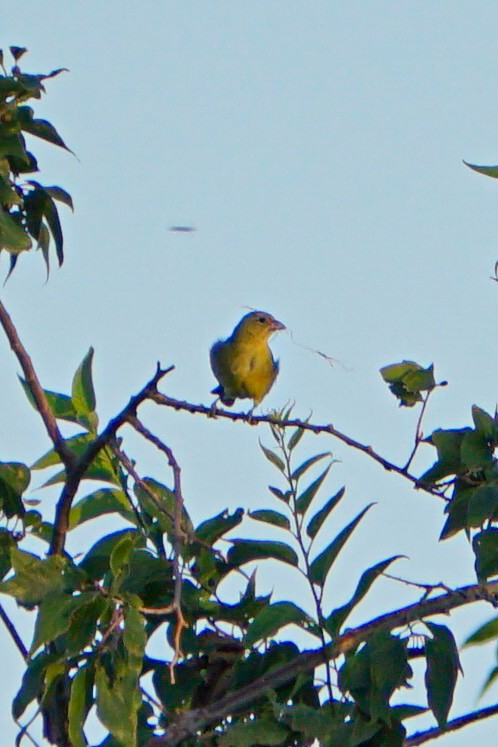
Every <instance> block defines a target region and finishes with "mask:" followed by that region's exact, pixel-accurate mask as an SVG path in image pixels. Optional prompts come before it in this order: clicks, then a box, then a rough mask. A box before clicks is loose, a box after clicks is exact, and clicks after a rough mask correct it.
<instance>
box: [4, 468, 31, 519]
mask: <svg viewBox="0 0 498 747" xmlns="http://www.w3.org/2000/svg"><path fill="white" fill-rule="evenodd" d="M30 480H31V473H30V471H29V469H28V468H27V467H26V465H25V464H21V463H20V462H0V510H1V511H2V512H3V513H4V514H5V516H6V517H7V519H11V518H12V517H14V516H19V517H23V516H24V515H25V513H26V511H25V508H24V504H23V501H22V496H23V493H24V492H25V490H26V489H27V487H28V485H29V483H30Z"/></svg>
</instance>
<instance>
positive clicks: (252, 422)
mask: <svg viewBox="0 0 498 747" xmlns="http://www.w3.org/2000/svg"><path fill="white" fill-rule="evenodd" d="M256 407H257V404H256V402H255V403H254V404H253V406H252V407H251V409H250V410H249V411H248V412H247V413H246V417H247V422H248V424H249V425H256V420H255V419H254V418H253V413H254V410H255V409H256Z"/></svg>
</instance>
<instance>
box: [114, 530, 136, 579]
mask: <svg viewBox="0 0 498 747" xmlns="http://www.w3.org/2000/svg"><path fill="white" fill-rule="evenodd" d="M136 539H137V535H133V534H131V532H126V533H125V534H123V536H122V537H121V538H120V539H119V541H118V542H116V543H115V544H114V547H113V548H112V552H111V554H110V556H109V566H110V569H111V573H112V575H113V576H114V578H115V579H116V580H117V579H118V578H120V580H124V578H123V577H126V576H127V575H128V571H129V561H130V554H131V551H132V550H133V547H134V545H135V541H136Z"/></svg>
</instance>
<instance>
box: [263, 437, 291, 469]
mask: <svg viewBox="0 0 498 747" xmlns="http://www.w3.org/2000/svg"><path fill="white" fill-rule="evenodd" d="M259 445H260V448H261V451H262V452H263V454H264V455H265V457H266V458H267V459H268V461H269V462H271V463H272V464H273V465H274V466H275V467H276V468H277V469H278V470H280V472H282V473H284V472H285V465H284V463H283V461H282V460H281V459H280V457H279V456H278V455H277V454H275V452H274V451H272V450H271V449H267V448H266V446H263V444H262V443H261V442H260V444H259Z"/></svg>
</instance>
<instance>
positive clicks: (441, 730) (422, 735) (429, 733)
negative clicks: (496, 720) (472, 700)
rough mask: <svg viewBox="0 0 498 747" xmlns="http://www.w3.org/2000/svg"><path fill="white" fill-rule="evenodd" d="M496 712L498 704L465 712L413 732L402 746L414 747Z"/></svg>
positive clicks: (494, 714) (497, 711)
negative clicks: (442, 722)
mask: <svg viewBox="0 0 498 747" xmlns="http://www.w3.org/2000/svg"><path fill="white" fill-rule="evenodd" d="M497 714H498V705H493V706H489V707H488V708H481V709H480V710H478V711H473V712H472V713H466V714H465V715H464V716H459V717H458V718H454V719H452V720H451V721H448V723H447V724H446V726H435V727H434V728H433V729H427V730H426V731H419V732H417V733H416V734H413V735H412V736H411V737H407V738H406V739H405V741H404V742H403V747H416V745H419V744H424V742H430V741H431V740H433V739H438V737H440V736H442V735H443V734H447V733H448V732H450V731H456V730H457V729H462V728H463V727H464V726H468V725H469V724H475V723H476V722H477V721H481V720H482V719H484V718H489V717H490V716H496V715H497Z"/></svg>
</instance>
